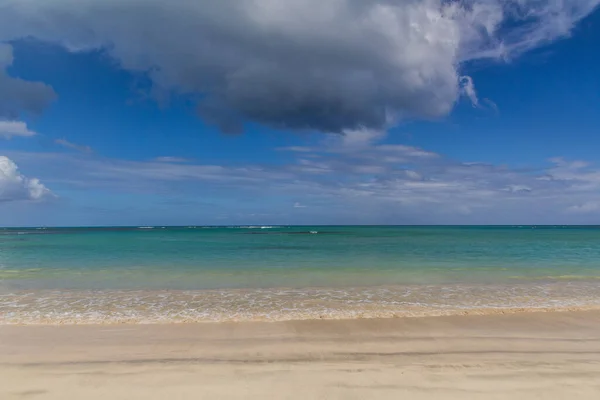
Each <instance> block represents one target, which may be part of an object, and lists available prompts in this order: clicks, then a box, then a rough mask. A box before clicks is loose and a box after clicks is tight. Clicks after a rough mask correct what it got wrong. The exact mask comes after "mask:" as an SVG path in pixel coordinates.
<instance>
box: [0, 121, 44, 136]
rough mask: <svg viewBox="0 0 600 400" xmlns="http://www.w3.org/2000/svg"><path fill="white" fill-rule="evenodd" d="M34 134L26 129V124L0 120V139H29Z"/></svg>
mask: <svg viewBox="0 0 600 400" xmlns="http://www.w3.org/2000/svg"><path fill="white" fill-rule="evenodd" d="M35 135H36V133H35V132H34V131H31V130H29V129H28V128H27V124H26V123H25V122H22V121H6V120H0V137H3V138H5V139H10V138H13V137H31V136H35Z"/></svg>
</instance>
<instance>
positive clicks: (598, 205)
mask: <svg viewBox="0 0 600 400" xmlns="http://www.w3.org/2000/svg"><path fill="white" fill-rule="evenodd" d="M567 210H568V211H570V212H574V213H594V212H598V211H600V201H588V202H585V203H583V204H577V205H574V206H571V207H569V208H568V209H567Z"/></svg>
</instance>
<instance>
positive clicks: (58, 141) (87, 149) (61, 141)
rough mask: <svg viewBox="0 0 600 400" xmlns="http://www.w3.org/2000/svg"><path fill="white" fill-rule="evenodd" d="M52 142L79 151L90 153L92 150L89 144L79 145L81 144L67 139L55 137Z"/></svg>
mask: <svg viewBox="0 0 600 400" xmlns="http://www.w3.org/2000/svg"><path fill="white" fill-rule="evenodd" d="M54 143H56V144H58V145H60V146H63V147H66V148H68V149H72V150H76V151H79V152H81V153H88V154H89V153H92V152H93V151H94V150H92V148H91V147H90V146H85V145H81V144H76V143H73V142H69V141H68V140H67V139H55V140H54Z"/></svg>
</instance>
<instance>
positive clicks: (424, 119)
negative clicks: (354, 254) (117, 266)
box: [0, 0, 600, 226]
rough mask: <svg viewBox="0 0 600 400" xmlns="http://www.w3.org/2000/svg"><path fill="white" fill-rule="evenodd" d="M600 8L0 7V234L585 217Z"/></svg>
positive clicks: (594, 198)
mask: <svg viewBox="0 0 600 400" xmlns="http://www.w3.org/2000/svg"><path fill="white" fill-rule="evenodd" d="M599 5H600V0H485V1H484V0H464V1H457V0H454V1H451V0H360V1H359V0H325V1H324V0H285V1H282V0H218V1H217V0H170V1H166V0H144V1H142V0H119V1H117V0H79V1H78V2H77V6H76V7H75V6H74V3H73V1H72V0H18V1H17V0H0V226H90V225H105V226H114V225H128V226H146V225H291V224H305V225H313V224H400V225H401V224H411V225H412V224H508V225H525V224H600V159H599V154H600V113H599V112H598V111H599V109H598V107H599V104H600V52H599V51H598V49H600V8H599Z"/></svg>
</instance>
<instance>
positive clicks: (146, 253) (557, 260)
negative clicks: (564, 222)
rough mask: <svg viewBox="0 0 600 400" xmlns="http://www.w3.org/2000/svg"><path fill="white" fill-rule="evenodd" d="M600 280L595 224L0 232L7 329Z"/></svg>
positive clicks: (579, 301) (480, 293) (556, 295)
mask: <svg viewBox="0 0 600 400" xmlns="http://www.w3.org/2000/svg"><path fill="white" fill-rule="evenodd" d="M599 279H600V228H599V227H564V226H558V227H532V226H522V227H387V226H386V227H381V226H377V227H375V226H374V227H350V226H343V227H342V226H340V227H334V226H331V227H323V226H318V227H316V226H315V227H305V226H302V227H179V228H173V227H169V228H161V227H153V228H61V229H57V228H47V229H18V228H16V229H0V317H2V318H3V320H4V322H23V321H25V322H28V321H29V322H32V321H33V322H35V321H38V322H40V321H51V320H52V319H53V318H59V319H60V318H67V317H68V318H69V319H70V320H71V319H72V318H75V317H73V315H75V314H77V313H76V311H77V310H79V311H80V312H79V315H80V319H81V321H91V320H92V317H90V315H92V314H93V315H95V316H96V317H97V318H100V319H102V320H111V318H113V317H114V318H116V316H119V318H121V319H123V318H125V317H123V315H129V317H127V318H125V319H127V320H132V321H138V320H142V319H145V320H148V318H149V320H151V321H155V320H166V321H168V320H169V318H171V317H172V316H173V315H175V314H177V315H179V316H181V315H183V314H185V315H186V318H184V319H185V320H195V319H198V320H202V319H209V320H212V319H223V318H224V317H225V316H227V315H234V314H235V315H238V314H239V315H241V314H243V315H246V317H248V318H249V319H252V316H253V315H258V314H256V313H259V314H260V315H261V316H263V317H264V316H265V315H266V314H267V313H270V314H269V315H272V314H273V313H276V314H277V315H278V317H277V318H284V319H285V318H286V310H288V314H289V315H288V317H290V318H292V317H294V318H295V317H298V315H296V314H294V312H299V311H298V309H299V307H298V304H302V305H303V306H302V307H304V311H306V310H307V309H310V307H316V308H318V312H319V313H320V314H319V315H323V313H325V314H326V315H327V316H335V315H336V311H337V312H339V313H338V314H339V316H342V317H348V316H350V317H352V316H354V315H355V313H358V312H359V311H360V312H362V313H363V314H361V315H365V314H364V313H367V314H369V313H373V312H380V311H381V310H388V308H390V307H391V308H393V310H392V309H391V308H390V310H388V311H389V312H392V311H394V315H396V314H398V313H399V314H401V315H403V312H404V311H405V310H407V309H411V310H413V311H414V309H415V307H416V308H419V309H420V310H422V311H423V310H424V311H427V310H428V309H431V310H432V309H434V308H435V309H436V310H438V311H439V309H440V307H441V308H442V309H444V310H450V309H456V310H457V309H465V308H472V309H477V308H479V309H484V308H494V309H497V308H501V307H507V308H515V307H516V308H518V307H542V308H544V307H545V308H552V307H560V306H570V307H575V306H592V305H595V304H596V301H597V300H598V303H600V297H599V293H597V289H596V288H597V283H600V280H599ZM277 296H280V297H277ZM142 298H143V299H145V300H140V299H142ZM161 299H162V300H161ZM244 299H245V300H244ZM307 299H308V300H307ZM519 299H521V300H519ZM194 301H196V303H194ZM307 301H308V302H309V303H310V304H312V306H311V305H308V306H307V305H306V302H307ZM519 301H520V303H519ZM230 303H231V304H230ZM233 303H235V306H234V305H233ZM334 303H335V304H334ZM94 304H95V305H94ZM366 305H368V307H366ZM392 306H393V307H392ZM228 307H229V308H228ZM386 307H387V308H386ZM436 307H437V308H436ZM234 308H235V310H234ZM217 309H218V310H220V311H219V317H218V318H217V317H214V318H213V317H210V318H208V317H206V316H207V315H213V314H214V311H215V310H217ZM82 310H84V312H83V311H82ZM111 310H112V311H111ZM115 310H119V311H118V312H117V311H115ZM140 310H142V311H143V310H146V311H145V312H146V314H144V313H143V312H142V311H140ZM228 310H229V311H228ZM252 310H254V311H252ZM293 310H296V311H293ZM344 310H345V311H344ZM342 311H343V312H342ZM307 312H308V311H307ZM182 313H183V314H182ZM315 313H316V311H315V312H314V313H309V314H310V315H311V316H314V315H316V314H315ZM117 314H118V315H117ZM150 314H152V317H151V318H150V317H149V315H150ZM144 315H145V316H144ZM369 315H370V314H369ZM386 315H387V314H386ZM194 316H195V317H194ZM96 317H95V318H96ZM277 318H276V319H277ZM0 322H2V320H1V319H0ZM75 322H77V321H75Z"/></svg>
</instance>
